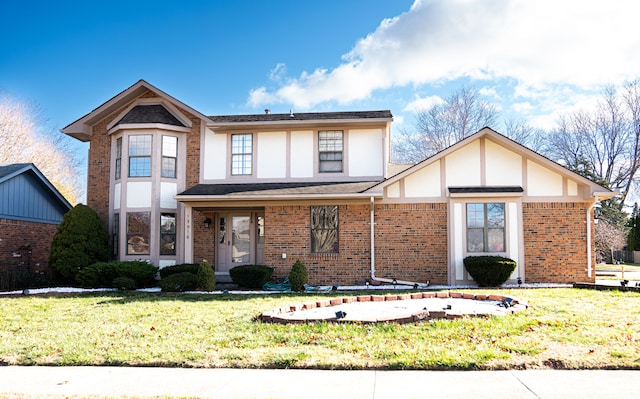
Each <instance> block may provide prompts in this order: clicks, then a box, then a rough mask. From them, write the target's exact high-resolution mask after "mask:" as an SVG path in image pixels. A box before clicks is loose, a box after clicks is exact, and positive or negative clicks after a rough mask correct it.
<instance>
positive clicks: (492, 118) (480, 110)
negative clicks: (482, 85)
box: [393, 87, 498, 163]
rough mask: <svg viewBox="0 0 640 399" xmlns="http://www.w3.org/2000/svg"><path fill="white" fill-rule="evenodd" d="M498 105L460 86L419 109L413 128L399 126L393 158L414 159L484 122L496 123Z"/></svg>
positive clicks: (430, 153) (464, 135) (479, 127)
mask: <svg viewBox="0 0 640 399" xmlns="http://www.w3.org/2000/svg"><path fill="white" fill-rule="evenodd" d="M497 117H498V110H497V107H496V106H495V105H493V104H490V103H489V102H488V101H486V100H485V99H484V98H482V97H481V96H480V94H479V93H478V91H477V90H476V89H473V88H464V87H463V88H461V89H459V90H457V91H455V92H454V93H452V94H451V96H449V97H448V98H447V99H446V100H444V101H443V102H442V103H438V104H435V105H434V106H432V107H431V108H428V109H424V110H421V111H418V112H417V114H416V120H415V123H414V126H413V130H412V131H409V130H400V131H399V136H398V137H397V138H396V139H395V140H394V142H393V149H394V155H395V156H394V160H396V161H397V162H404V163H415V162H419V161H422V160H423V159H426V158H428V157H430V156H431V155H433V154H435V153H437V152H438V151H441V150H443V149H445V148H447V147H449V146H451V145H453V144H455V143H456V142H458V141H460V140H462V139H464V138H465V137H467V136H470V135H471V134H473V133H475V132H477V131H478V130H480V129H482V128H483V127H485V126H491V125H495V122H496V119H497Z"/></svg>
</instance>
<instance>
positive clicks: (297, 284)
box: [289, 259, 309, 291]
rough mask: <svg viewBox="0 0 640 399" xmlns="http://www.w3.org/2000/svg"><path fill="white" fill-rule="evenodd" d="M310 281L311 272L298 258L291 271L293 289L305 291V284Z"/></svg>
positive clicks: (290, 280) (290, 278)
mask: <svg viewBox="0 0 640 399" xmlns="http://www.w3.org/2000/svg"><path fill="white" fill-rule="evenodd" d="M308 282H309V273H308V272H307V268H306V267H305V265H303V264H302V262H300V259H297V260H296V263H294V264H293V266H292V267H291V271H290V272H289V283H290V284H291V291H304V285H305V284H307V283H308Z"/></svg>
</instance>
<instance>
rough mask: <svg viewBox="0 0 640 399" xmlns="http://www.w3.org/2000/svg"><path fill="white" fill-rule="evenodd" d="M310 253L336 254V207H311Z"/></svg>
mask: <svg viewBox="0 0 640 399" xmlns="http://www.w3.org/2000/svg"><path fill="white" fill-rule="evenodd" d="M311 253H338V207H337V206H336V205H332V206H312V207H311Z"/></svg>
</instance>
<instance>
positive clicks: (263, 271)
mask: <svg viewBox="0 0 640 399" xmlns="http://www.w3.org/2000/svg"><path fill="white" fill-rule="evenodd" d="M271 274H273V267H269V266H265V265H245V266H236V267H233V268H231V269H230V270H229V275H230V276H231V280H233V282H234V283H236V284H238V285H239V286H240V287H244V288H255V289H262V286H263V285H265V284H266V283H267V282H268V281H269V280H270V279H271Z"/></svg>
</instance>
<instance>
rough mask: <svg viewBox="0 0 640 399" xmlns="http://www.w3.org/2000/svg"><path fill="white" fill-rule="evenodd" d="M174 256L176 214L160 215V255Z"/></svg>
mask: <svg viewBox="0 0 640 399" xmlns="http://www.w3.org/2000/svg"><path fill="white" fill-rule="evenodd" d="M175 254H176V214H175V213H162V214H160V255H175Z"/></svg>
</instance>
